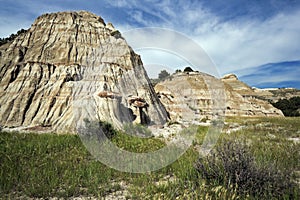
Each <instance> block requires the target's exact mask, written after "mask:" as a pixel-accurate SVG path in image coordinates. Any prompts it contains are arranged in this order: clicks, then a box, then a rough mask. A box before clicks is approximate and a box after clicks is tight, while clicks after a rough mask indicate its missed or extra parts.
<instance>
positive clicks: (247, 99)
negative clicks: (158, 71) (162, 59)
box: [155, 72, 283, 121]
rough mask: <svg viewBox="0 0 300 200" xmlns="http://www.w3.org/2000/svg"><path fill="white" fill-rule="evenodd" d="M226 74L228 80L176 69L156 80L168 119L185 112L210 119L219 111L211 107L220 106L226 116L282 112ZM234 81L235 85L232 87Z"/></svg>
mask: <svg viewBox="0 0 300 200" xmlns="http://www.w3.org/2000/svg"><path fill="white" fill-rule="evenodd" d="M227 78H230V81H224V80H223V79H222V80H219V79H217V78H215V77H213V76H210V75H207V74H205V73H199V72H190V73H187V72H184V73H175V74H173V75H172V76H171V77H170V78H168V79H166V80H165V81H163V82H160V83H158V84H157V85H156V86H155V91H156V92H157V94H158V95H159V97H160V100H161V102H162V103H163V104H164V105H165V106H166V109H167V110H168V111H169V113H170V116H171V119H172V120H177V121H182V120H183V119H186V117H187V116H188V117H189V118H190V119H191V120H200V121H201V120H202V119H207V118H208V119H211V117H212V115H214V114H218V113H217V112H215V111H212V109H219V110H220V111H221V112H222V113H220V114H223V115H224V114H225V116H258V117H259V116H283V114H282V112H281V111H280V110H278V109H276V108H274V107H273V106H272V105H271V104H269V103H268V102H266V101H263V100H259V99H257V98H255V96H252V95H251V94H253V93H254V92H253V91H252V89H251V88H250V87H249V86H247V85H246V84H244V83H242V82H237V79H236V80H232V79H233V78H234V77H227ZM234 79H235V78H234ZM233 82H234V83H233ZM233 84H234V85H235V86H236V89H233V88H232V85H233ZM237 86H239V87H237ZM216 90H217V91H218V90H219V92H216ZM221 90H223V92H220V91H221ZM222 95H223V96H222ZM223 98H225V99H224V100H223ZM218 103H219V105H217V104H218ZM183 111H184V112H183ZM184 115H186V116H184Z"/></svg>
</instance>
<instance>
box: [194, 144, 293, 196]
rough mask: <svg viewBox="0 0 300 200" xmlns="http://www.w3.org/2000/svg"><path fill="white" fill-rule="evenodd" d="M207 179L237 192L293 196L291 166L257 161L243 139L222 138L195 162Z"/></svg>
mask: <svg viewBox="0 0 300 200" xmlns="http://www.w3.org/2000/svg"><path fill="white" fill-rule="evenodd" d="M195 168H196V170H197V171H198V173H199V175H200V176H201V177H202V178H203V179H205V180H206V181H207V182H209V183H212V184H217V185H223V186H225V187H227V188H228V189H230V188H232V187H233V188H234V189H235V190H236V191H237V193H238V194H239V195H241V196H247V195H250V196H253V197H255V198H288V199H290V198H291V199H293V198H295V197H294V195H295V194H296V192H295V191H296V188H297V187H296V184H295V183H294V182H293V181H292V174H293V173H292V171H291V170H288V169H287V170H280V169H279V168H278V167H277V166H275V165H274V164H268V165H258V164H257V163H256V162H255V159H254V156H253V154H252V152H251V149H250V146H249V145H247V144H246V143H245V142H244V141H242V142H241V141H230V140H228V141H223V142H222V143H221V144H220V145H219V146H217V147H216V149H215V150H213V151H212V152H211V154H209V155H208V156H206V157H201V158H199V160H198V161H197V163H196V165H195Z"/></svg>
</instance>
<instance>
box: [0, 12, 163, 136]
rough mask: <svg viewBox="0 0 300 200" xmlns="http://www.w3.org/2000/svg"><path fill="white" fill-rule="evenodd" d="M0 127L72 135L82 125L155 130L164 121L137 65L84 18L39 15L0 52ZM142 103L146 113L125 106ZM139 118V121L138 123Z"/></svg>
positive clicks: (103, 29) (111, 32) (111, 35)
mask: <svg viewBox="0 0 300 200" xmlns="http://www.w3.org/2000/svg"><path fill="white" fill-rule="evenodd" d="M0 66H1V69H0V93H1V96H0V125H2V126H4V127H36V126H44V127H45V126H46V127H50V128H51V129H53V130H56V131H58V132H67V131H74V130H75V127H76V123H79V122H82V121H83V119H84V118H88V119H90V120H96V119H100V120H103V121H108V122H111V123H112V124H113V125H115V126H116V127H118V128H121V126H122V123H128V122H132V121H133V122H137V123H138V122H143V123H147V124H163V123H165V122H166V120H167V113H166V111H165V108H164V106H163V105H162V104H161V103H160V101H159V99H158V97H157V96H156V94H155V92H154V89H153V88H152V86H151V84H150V81H149V78H148V76H147V74H146V72H145V69H144V68H143V65H142V61H141V59H140V57H139V56H138V55H137V54H135V53H134V52H133V50H132V49H131V48H130V47H129V46H128V44H127V43H126V41H125V39H124V38H122V36H121V34H120V32H119V31H117V30H116V29H115V28H114V27H113V25H112V24H110V23H108V24H105V22H104V21H103V19H102V18H101V17H99V16H96V15H94V14H92V13H89V12H85V11H80V12H60V13H52V14H44V15H42V16H40V17H38V18H37V19H36V21H35V22H34V23H33V25H32V26H31V28H30V29H29V30H28V31H27V32H26V33H23V34H22V35H19V36H18V37H17V38H16V39H15V40H13V41H12V42H10V43H8V44H5V45H2V46H0ZM132 97H136V98H139V99H142V103H145V105H146V104H147V106H144V107H143V106H140V107H139V106H137V104H138V102H137V103H135V104H134V103H133V104H130V103H129V99H130V98H132ZM141 118H142V119H141Z"/></svg>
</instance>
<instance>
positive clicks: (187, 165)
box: [0, 117, 300, 199]
mask: <svg viewBox="0 0 300 200" xmlns="http://www.w3.org/2000/svg"><path fill="white" fill-rule="evenodd" d="M226 122H227V123H226V124H225V125H224V128H226V126H229V125H230V124H232V123H235V124H237V123H238V124H240V125H242V126H245V127H244V128H243V129H242V130H240V131H236V132H232V133H230V134H222V135H221V138H223V140H226V141H229V143H230V145H229V143H228V142H227V143H220V144H219V145H220V146H219V147H217V148H216V149H222V148H223V149H228V150H227V151H226V150H224V151H223V152H221V153H222V155H228V156H227V157H228V158H227V159H226V156H225V160H227V161H226V162H224V163H227V165H226V166H229V167H227V169H228V171H229V172H230V173H228V174H231V175H230V176H229V175H228V176H226V177H225V176H224V177H223V178H222V177H221V178H220V179H218V178H216V179H213V178H211V179H210V181H208V180H207V179H205V178H203V177H202V174H201V171H199V170H197V168H195V163H196V166H198V164H199V161H198V158H199V153H198V150H199V147H200V145H201V144H202V143H203V140H204V138H205V137H206V133H207V131H208V129H209V127H202V126H199V127H198V128H197V129H196V130H197V134H196V135H195V138H194V142H193V145H192V146H191V147H190V148H189V149H188V150H187V151H186V152H185V153H184V154H183V155H182V156H181V157H180V158H179V159H178V160H177V161H175V162H174V163H172V164H171V165H169V166H167V167H165V168H162V169H160V170H158V171H155V172H149V173H144V174H132V173H123V172H119V171H116V170H114V169H111V168H109V167H107V166H105V165H104V164H102V163H100V162H97V161H95V160H94V159H93V158H92V156H91V155H90V154H89V152H88V151H87V150H86V148H85V147H84V146H83V144H82V142H81V140H80V138H79V137H78V136H76V135H56V134H31V133H26V134H25V133H4V132H2V133H1V132H0V196H1V198H4V199H29V198H44V199H49V198H52V197H56V198H62V199H69V198H74V197H82V198H93V197H95V198H98V199H104V198H105V196H106V195H108V194H111V193H113V192H114V191H118V190H122V187H123V186H122V185H125V187H126V188H127V189H126V190H128V195H127V198H130V199H176V198H177V199H266V198H268V199H299V196H300V191H299V189H297V188H295V187H294V185H293V184H292V185H291V187H290V189H288V190H286V189H285V187H282V186H284V185H285V184H286V183H289V181H286V179H285V178H284V179H282V183H280V184H278V180H280V177H281V178H282V174H285V173H286V172H289V171H290V172H291V173H290V175H288V176H287V177H288V178H289V179H290V181H291V182H295V181H296V180H299V178H300V177H299V175H296V174H295V177H294V173H293V172H297V171H298V172H299V171H300V154H299V152H300V143H297V142H293V141H290V140H289V138H291V137H292V138H299V137H300V135H299V127H300V120H299V118H288V117H285V118H241V117H239V118H227V119H226ZM90 123H91V122H90ZM92 124H93V123H92ZM98 126H99V125H98V124H95V127H98ZM91 127H92V125H91ZM96 130H97V129H96V128H95V131H96ZM270 134H272V137H270V136H269V135H270ZM240 138H242V139H240ZM111 141H112V142H113V143H115V144H116V145H117V146H118V147H120V148H121V149H124V150H128V151H131V152H139V153H142V152H149V151H155V150H158V149H160V148H162V147H164V146H165V145H166V144H165V143H164V142H163V141H161V139H157V138H140V137H135V136H131V135H128V134H126V133H123V132H120V131H116V133H115V134H114V136H113V137H112V138H111ZM236 141H247V143H242V144H238V143H237V142H236ZM226 145H227V146H226ZM224 146H225V147H224ZM235 149H237V150H235ZM213 152H216V150H213ZM224 152H225V153H224ZM243 152H245V155H244V153H243ZM112 156H113V155H112ZM235 156H236V157H238V158H239V159H236V160H235V159H234V158H235ZM222 159H223V157H221V158H220V159H218V160H217V161H216V164H220V165H218V166H213V167H210V166H209V165H208V163H209V162H212V161H208V160H206V158H203V159H202V161H203V162H202V163H203V164H204V165H205V166H207V167H208V168H206V169H207V170H211V169H219V168H220V169H221V170H223V171H221V172H222V173H224V174H225V172H224V171H225V170H224V169H225V167H222V166H223V165H221V163H222V162H223V161H222ZM242 161H244V162H242ZM247 162H248V163H249V166H248V165H247V166H246V167H245V169H244V168H242V167H240V166H245V163H247ZM230 166H234V167H230ZM248 168H250V169H248ZM230 169H231V170H230ZM233 169H237V171H240V172H244V173H243V174H244V176H243V177H245V176H246V175H247V174H249V173H245V172H251V177H250V178H249V179H250V181H249V182H250V183H251V184H249V185H246V184H244V182H242V183H240V185H241V186H238V185H236V184H233V182H232V180H235V181H236V182H237V181H238V180H239V181H240V180H241V179H239V176H235V174H234V170H233ZM262 171H263V172H264V173H263V176H264V177H263V178H259V177H257V176H258V174H261V173H262ZM218 173H220V172H218ZM274 173H278V174H276V175H275V176H273V175H274ZM255 174H256V175H255ZM254 175H255V176H254ZM271 175H272V176H271ZM217 177H218V176H217ZM228 177H234V178H231V179H229V178H228ZM253 177H257V179H254V178H253ZM222 179H223V180H224V181H222ZM261 179H264V180H265V181H264V183H261ZM226 180H227V181H226ZM228 180H230V181H231V182H230V183H229V181H228ZM270 180H273V182H275V183H270ZM251 181H252V182H251ZM258 185H262V187H266V186H267V185H269V187H270V188H267V189H266V190H265V193H264V194H263V195H261V196H258V195H256V194H251V193H250V192H249V191H251V190H248V189H247V191H248V192H241V191H240V187H242V186H243V187H245V188H254V189H255V187H256V186H258ZM258 191H261V190H258ZM272 191H274V194H270V193H271V192H272ZM293 191H294V192H293ZM246 193H248V195H247V194H246ZM291 193H292V194H291ZM281 194H282V195H281Z"/></svg>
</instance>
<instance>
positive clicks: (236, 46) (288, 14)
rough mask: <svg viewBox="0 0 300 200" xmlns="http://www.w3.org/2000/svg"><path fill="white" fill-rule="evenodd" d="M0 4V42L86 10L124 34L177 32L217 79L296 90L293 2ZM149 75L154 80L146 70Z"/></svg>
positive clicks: (299, 25) (299, 26)
mask: <svg viewBox="0 0 300 200" xmlns="http://www.w3.org/2000/svg"><path fill="white" fill-rule="evenodd" d="M0 3H1V8H0V18H1V20H0V27H1V28H0V37H6V36H9V35H10V34H11V33H15V32H16V31H17V30H19V29H21V28H29V27H30V25H31V24H32V23H33V21H34V19H35V18H36V17H38V16H39V15H41V14H43V13H45V12H56V11H65V10H88V11H90V12H93V13H95V14H97V15H100V16H101V17H102V18H103V19H104V20H105V21H106V22H112V23H113V24H114V26H115V27H116V28H117V29H119V30H120V31H121V32H124V33H126V31H129V30H132V29H134V28H143V27H159V28H167V29H168V30H175V31H178V33H180V34H183V35H184V36H186V37H187V38H189V39H192V40H193V41H195V42H196V43H197V44H198V45H199V46H200V47H202V48H203V50H204V52H206V53H207V55H208V56H209V57H210V59H211V60H212V62H213V63H214V64H215V66H216V68H217V70H218V72H219V74H220V75H221V76H222V75H224V74H226V73H231V72H234V73H237V75H238V76H239V77H240V78H241V79H242V80H245V81H247V82H251V84H252V85H253V86H259V87H269V86H270V85H272V84H273V85H276V87H277V86H279V87H298V88H300V81H299V75H300V22H299V19H300V1H298V0H251V1H248V0H227V1H224V0H213V1H209V0H199V1H191V0H181V1H176V0H173V1H171V0H160V1H158V0H154V1H138V0H136V1H129V0H117V1H108V0H107V1H105V0H104V1H100V0H87V1H82V0H64V1H61V0H39V1H35V0H26V1H25V0H14V1H7V0H0ZM125 35H126V34H125ZM164 39H165V38H161V40H164ZM138 53H140V54H142V59H143V61H144V63H145V64H146V65H147V64H149V65H150V64H151V63H148V62H152V63H158V62H161V61H160V60H159V59H158V60H156V57H155V54H159V53H158V52H151V51H146V50H145V51H141V52H138ZM164 54H166V52H165V53H161V54H160V58H161V57H162V56H161V55H164ZM149 55H151V56H149ZM172 56H173V55H170V54H168V55H167V54H166V55H165V58H169V59H165V60H169V61H167V62H166V63H159V64H161V65H164V66H167V67H168V69H169V71H172V70H174V69H176V68H180V67H181V66H182V65H186V64H187V63H185V62H184V61H182V60H180V59H177V58H172ZM149 58H152V59H153V60H152V61H150V60H151V59H149ZM266 66H267V67H266ZM152 67H153V66H152ZM182 67H183V66H182ZM153 68H154V67H153ZM264 70H265V71H264ZM156 72H157V71H156ZM279 72H280V73H279ZM247 73H248V74H247ZM249 73H251V74H249ZM149 74H150V76H155V75H154V74H155V73H154V72H153V71H151V70H150V71H149ZM255 74H260V75H259V76H254V75H255ZM273 74H274V76H273Z"/></svg>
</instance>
